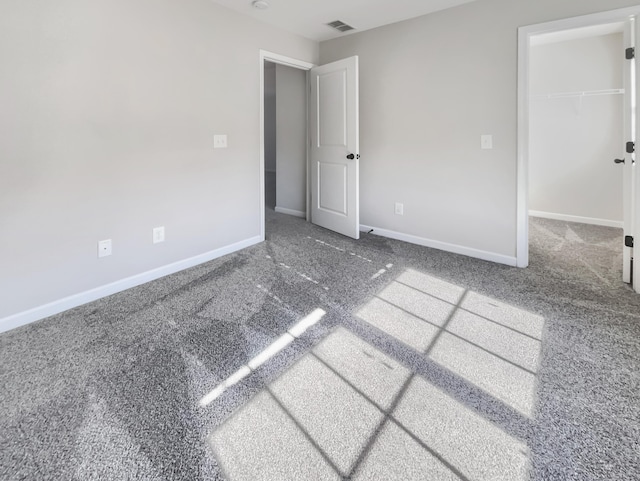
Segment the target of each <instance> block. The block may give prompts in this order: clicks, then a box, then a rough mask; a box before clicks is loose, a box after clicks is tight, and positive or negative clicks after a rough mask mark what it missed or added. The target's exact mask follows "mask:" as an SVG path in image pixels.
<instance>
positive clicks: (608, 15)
mask: <svg viewBox="0 0 640 481" xmlns="http://www.w3.org/2000/svg"><path fill="white" fill-rule="evenodd" d="M635 15H640V6H635V7H628V8H621V9H617V10H610V11H606V12H601V13H594V14H590V15H582V16H579V17H573V18H567V19H563V20H555V21H553V22H546V23H540V24H537V25H528V26H525V27H520V28H519V29H518V155H517V190H518V193H517V201H516V258H517V265H518V267H526V266H527V265H529V222H528V201H529V174H528V167H529V95H530V92H529V50H530V43H531V37H534V36H536V35H540V34H544V33H552V32H559V31H562V30H570V29H573V28H581V27H592V26H596V25H603V24H607V23H615V22H624V21H627V20H628V19H629V18H630V17H633V16H635Z"/></svg>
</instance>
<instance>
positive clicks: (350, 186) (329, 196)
mask: <svg viewBox="0 0 640 481" xmlns="http://www.w3.org/2000/svg"><path fill="white" fill-rule="evenodd" d="M310 82H311V98H310V101H309V128H310V131H311V135H310V139H311V150H310V162H311V222H313V223H314V224H317V225H319V226H321V227H324V228H326V229H330V230H332V231H335V232H338V233H340V234H343V235H345V236H348V237H352V238H354V239H358V238H360V206H359V197H360V193H359V158H360V155H359V138H358V136H359V133H358V123H359V118H358V57H357V56H356V57H349V58H346V59H343V60H339V61H337V62H332V63H330V64H326V65H322V66H320V67H315V68H312V69H311V74H310Z"/></svg>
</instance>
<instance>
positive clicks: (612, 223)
mask: <svg viewBox="0 0 640 481" xmlns="http://www.w3.org/2000/svg"><path fill="white" fill-rule="evenodd" d="M529 215H530V216H531V217H541V218H543V219H552V220H561V221H564V222H578V223H580V224H592V225H601V226H604V227H617V228H618V229H622V228H624V222H623V221H621V220H609V219H596V218H594V217H581V216H578V215H568V214H555V213H553V212H542V211H539V210H530V211H529Z"/></svg>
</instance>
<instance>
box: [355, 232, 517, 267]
mask: <svg viewBox="0 0 640 481" xmlns="http://www.w3.org/2000/svg"><path fill="white" fill-rule="evenodd" d="M360 230H361V231H364V232H369V231H372V232H371V233H372V234H375V235H379V236H382V237H388V238H390V239H396V240H401V241H404V242H409V243H410V244H417V245H420V246H425V247H431V248H433V249H438V250H441V251H446V252H452V253H453V254H462V255H464V256H468V257H474V258H476V259H482V260H484V261H490V262H496V263H498V264H505V265H508V266H511V267H515V266H516V258H515V256H514V257H510V256H505V255H502V254H496V253H494V252H488V251H483V250H479V249H473V248H471V247H464V246H460V245H457V244H449V243H447V242H440V241H436V240H432V239H425V238H424V237H418V236H415V235H411V234H403V233H402V232H395V231H392V230H388V229H380V228H379V227H371V226H368V225H361V226H360Z"/></svg>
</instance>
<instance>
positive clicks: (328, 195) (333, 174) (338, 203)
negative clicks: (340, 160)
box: [318, 162, 348, 216]
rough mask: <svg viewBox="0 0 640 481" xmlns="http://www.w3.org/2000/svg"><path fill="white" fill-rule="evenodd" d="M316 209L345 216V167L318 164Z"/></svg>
mask: <svg viewBox="0 0 640 481" xmlns="http://www.w3.org/2000/svg"><path fill="white" fill-rule="evenodd" d="M318 169H319V170H320V171H319V172H318V185H319V186H320V189H319V191H318V209H321V210H325V211H329V212H332V213H334V214H337V215H342V216H346V215H347V195H348V192H347V191H348V183H347V167H346V166H344V165H342V164H332V163H330V162H321V163H318Z"/></svg>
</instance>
